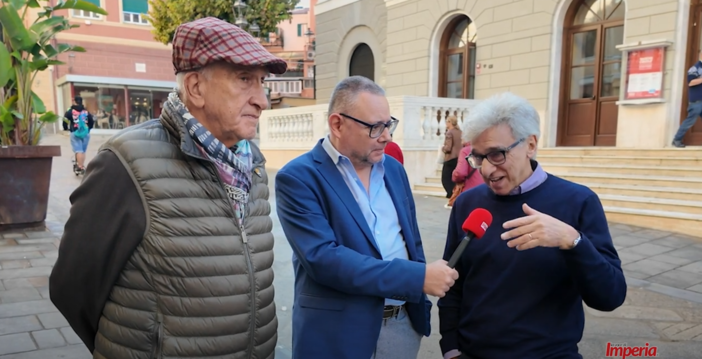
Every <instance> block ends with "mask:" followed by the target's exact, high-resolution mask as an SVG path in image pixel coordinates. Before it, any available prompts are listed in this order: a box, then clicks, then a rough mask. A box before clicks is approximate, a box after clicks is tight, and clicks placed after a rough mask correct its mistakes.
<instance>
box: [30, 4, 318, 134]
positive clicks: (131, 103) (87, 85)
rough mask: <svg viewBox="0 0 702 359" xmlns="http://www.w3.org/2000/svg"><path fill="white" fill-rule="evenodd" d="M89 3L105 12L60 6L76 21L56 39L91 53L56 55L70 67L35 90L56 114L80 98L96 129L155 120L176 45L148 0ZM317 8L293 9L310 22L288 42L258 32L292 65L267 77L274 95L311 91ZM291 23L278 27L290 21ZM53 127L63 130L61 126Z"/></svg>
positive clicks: (42, 78) (170, 81) (56, 70)
mask: <svg viewBox="0 0 702 359" xmlns="http://www.w3.org/2000/svg"><path fill="white" fill-rule="evenodd" d="M86 1H88V2H91V3H93V4H95V5H98V6H100V7H101V8H103V9H105V10H106V11H107V13H108V15H107V16H101V15H97V14H94V13H90V12H84V11H81V10H77V11H74V10H63V11H58V12H57V14H58V15H63V16H65V17H67V18H68V19H69V20H70V21H71V23H73V24H76V25H79V27H77V28H74V29H71V30H69V31H66V32H63V33H61V34H59V35H58V36H57V38H56V41H57V42H59V43H69V44H72V45H78V46H81V47H83V48H85V50H86V52H75V53H67V54H63V55H62V56H61V57H60V58H59V59H60V60H61V61H63V62H65V65H59V66H53V67H51V68H50V71H45V72H43V73H41V74H40V75H39V76H37V80H36V85H37V94H38V95H39V96H41V97H42V99H43V100H44V102H45V103H46V104H47V106H50V104H53V106H50V107H54V108H55V110H56V111H57V113H63V112H65V111H66V110H67V109H68V108H69V107H70V106H71V104H72V99H73V98H74V97H75V96H81V97H82V98H83V101H84V104H85V106H86V107H87V109H88V110H89V111H90V112H91V113H92V114H93V115H94V117H95V119H96V125H95V126H96V127H97V128H98V129H104V130H118V129H122V128H124V127H127V126H130V125H134V124H138V123H141V122H144V121H147V120H150V119H152V118H157V117H158V116H159V115H160V114H161V108H162V104H163V102H164V101H165V100H166V99H167V96H168V94H169V93H170V92H171V91H172V90H173V88H175V86H176V83H175V74H174V72H173V64H172V60H171V47H170V46H169V45H165V44H162V43H160V42H158V41H156V40H155V39H154V35H153V33H152V30H153V27H152V26H151V25H150V23H149V22H148V20H147V19H146V16H145V14H147V13H148V11H149V4H148V0H86ZM313 14H314V13H313V11H311V10H310V9H296V10H295V13H293V19H294V21H290V22H291V24H293V26H298V24H304V26H305V28H304V32H302V33H301V34H299V36H296V37H299V38H300V39H299V40H298V39H294V40H295V41H293V40H290V45H288V46H286V47H284V46H283V43H282V42H281V43H278V42H277V39H276V35H275V34H270V35H269V36H265V37H264V36H261V38H260V41H261V43H262V44H263V45H264V46H265V47H266V48H268V50H269V51H271V52H272V53H280V55H281V56H283V57H285V58H287V59H288V66H289V68H290V70H291V72H290V73H287V74H285V75H284V76H285V77H284V78H271V79H269V80H270V81H267V82H266V86H267V87H268V88H269V89H270V91H271V95H272V96H273V97H277V96H281V95H284V96H288V97H293V98H295V97H297V98H300V97H308V98H310V99H312V98H313V96H314V88H313V85H314V82H313V81H308V80H309V79H308V78H307V77H305V76H307V75H308V72H309V71H310V70H312V69H313V67H312V64H313V59H312V58H309V59H308V57H309V56H308V53H309V51H307V50H309V49H310V47H309V46H310V45H309V43H310V41H313V38H312V39H310V38H311V36H305V33H306V32H307V30H311V29H313V26H314V21H313V20H312V21H310V20H309V18H310V17H312V18H313V17H314V15H313ZM287 22H288V21H284V22H283V24H281V26H287V24H286V23H287ZM300 26H302V25H300ZM293 30H296V28H295V29H293ZM288 32H290V33H291V34H290V35H291V36H295V35H297V33H294V31H285V32H284V33H286V34H287V33H288ZM280 33H283V31H280ZM298 42H299V43H300V44H298ZM296 45H299V46H297V47H296ZM299 61H302V62H303V65H302V66H300V65H299V64H298V62H299ZM298 70H299V71H298ZM309 75H310V76H312V73H311V72H310V73H309ZM310 78H311V77H310ZM273 92H275V94H273ZM53 130H60V124H56V125H55V126H54V128H53Z"/></svg>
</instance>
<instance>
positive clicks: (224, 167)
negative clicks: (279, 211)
mask: <svg viewBox="0 0 702 359" xmlns="http://www.w3.org/2000/svg"><path fill="white" fill-rule="evenodd" d="M164 109H166V110H171V111H173V112H174V114H175V115H176V116H177V117H180V118H181V120H182V121H183V123H184V124H185V129H186V131H188V133H189V134H190V137H192V139H193V140H194V141H195V143H197V144H198V147H199V148H200V151H201V152H203V153H204V154H205V155H207V157H209V158H210V159H211V160H212V161H213V162H214V163H215V165H216V166H217V169H218V172H219V174H220V177H222V182H223V185H224V189H225V191H226V192H227V196H229V199H231V200H232V202H233V204H234V211H235V212H236V215H237V217H239V220H240V221H241V220H243V217H244V212H245V207H246V204H247V203H248V201H249V191H250V190H251V182H252V169H253V156H252V155H251V146H249V141H247V140H241V141H239V142H238V143H237V144H236V145H235V146H234V148H232V149H229V148H227V147H226V146H225V145H224V144H223V143H222V142H220V141H219V140H218V139H216V138H215V137H214V136H213V135H212V133H210V131H209V130H207V129H206V128H205V127H204V126H203V125H202V124H201V123H200V122H198V120H197V119H196V118H195V117H193V115H191V114H190V111H188V109H187V108H186V107H185V104H183V102H182V101H181V100H180V98H178V94H176V93H175V92H172V93H170V94H169V95H168V101H167V102H166V106H164Z"/></svg>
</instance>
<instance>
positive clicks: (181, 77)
mask: <svg viewBox="0 0 702 359" xmlns="http://www.w3.org/2000/svg"><path fill="white" fill-rule="evenodd" d="M210 69H211V66H209V65H207V66H205V67H202V68H199V69H197V70H192V71H183V72H179V73H177V74H176V88H175V91H176V94H178V97H179V98H180V100H181V101H183V103H185V101H186V100H187V94H186V93H185V91H183V88H184V87H185V75H187V74H188V73H189V72H199V73H200V74H201V75H203V76H205V78H206V79H208V80H209V79H210Z"/></svg>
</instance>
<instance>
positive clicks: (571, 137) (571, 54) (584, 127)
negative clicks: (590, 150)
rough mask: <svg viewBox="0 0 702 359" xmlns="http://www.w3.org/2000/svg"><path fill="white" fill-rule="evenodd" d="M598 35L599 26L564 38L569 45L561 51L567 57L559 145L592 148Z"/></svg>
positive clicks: (597, 69)
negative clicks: (567, 39) (566, 38)
mask: <svg viewBox="0 0 702 359" xmlns="http://www.w3.org/2000/svg"><path fill="white" fill-rule="evenodd" d="M599 32H600V29H599V26H594V27H586V28H581V29H578V30H577V31H573V32H571V33H569V34H568V35H567V36H568V37H569V41H568V45H569V46H568V47H566V48H565V51H564V52H565V53H566V54H567V56H568V57H567V61H566V62H565V64H566V66H565V71H564V75H565V77H566V79H567V80H566V83H567V86H565V88H564V89H563V94H562V98H563V100H562V102H561V103H564V104H565V106H564V107H565V108H564V110H565V111H564V113H563V116H560V117H561V121H560V122H561V123H560V124H559V126H558V128H559V130H560V132H561V133H560V135H561V136H560V141H559V142H561V143H560V145H562V146H592V145H593V144H594V142H595V140H594V133H595V126H596V118H597V113H598V108H597V107H598V104H597V96H596V94H597V87H598V86H597V78H598V77H599V76H598V72H599V71H600V68H599V67H600V66H598V63H597V58H598V57H599V54H598V50H599V46H598V43H597V42H598V40H599V37H600V36H599Z"/></svg>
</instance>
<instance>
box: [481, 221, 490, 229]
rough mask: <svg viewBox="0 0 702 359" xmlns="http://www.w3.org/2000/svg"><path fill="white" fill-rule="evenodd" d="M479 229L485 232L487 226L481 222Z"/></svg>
mask: <svg viewBox="0 0 702 359" xmlns="http://www.w3.org/2000/svg"><path fill="white" fill-rule="evenodd" d="M480 228H482V229H483V231H487V229H488V224H487V223H485V222H483V223H482V224H481V225H480Z"/></svg>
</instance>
